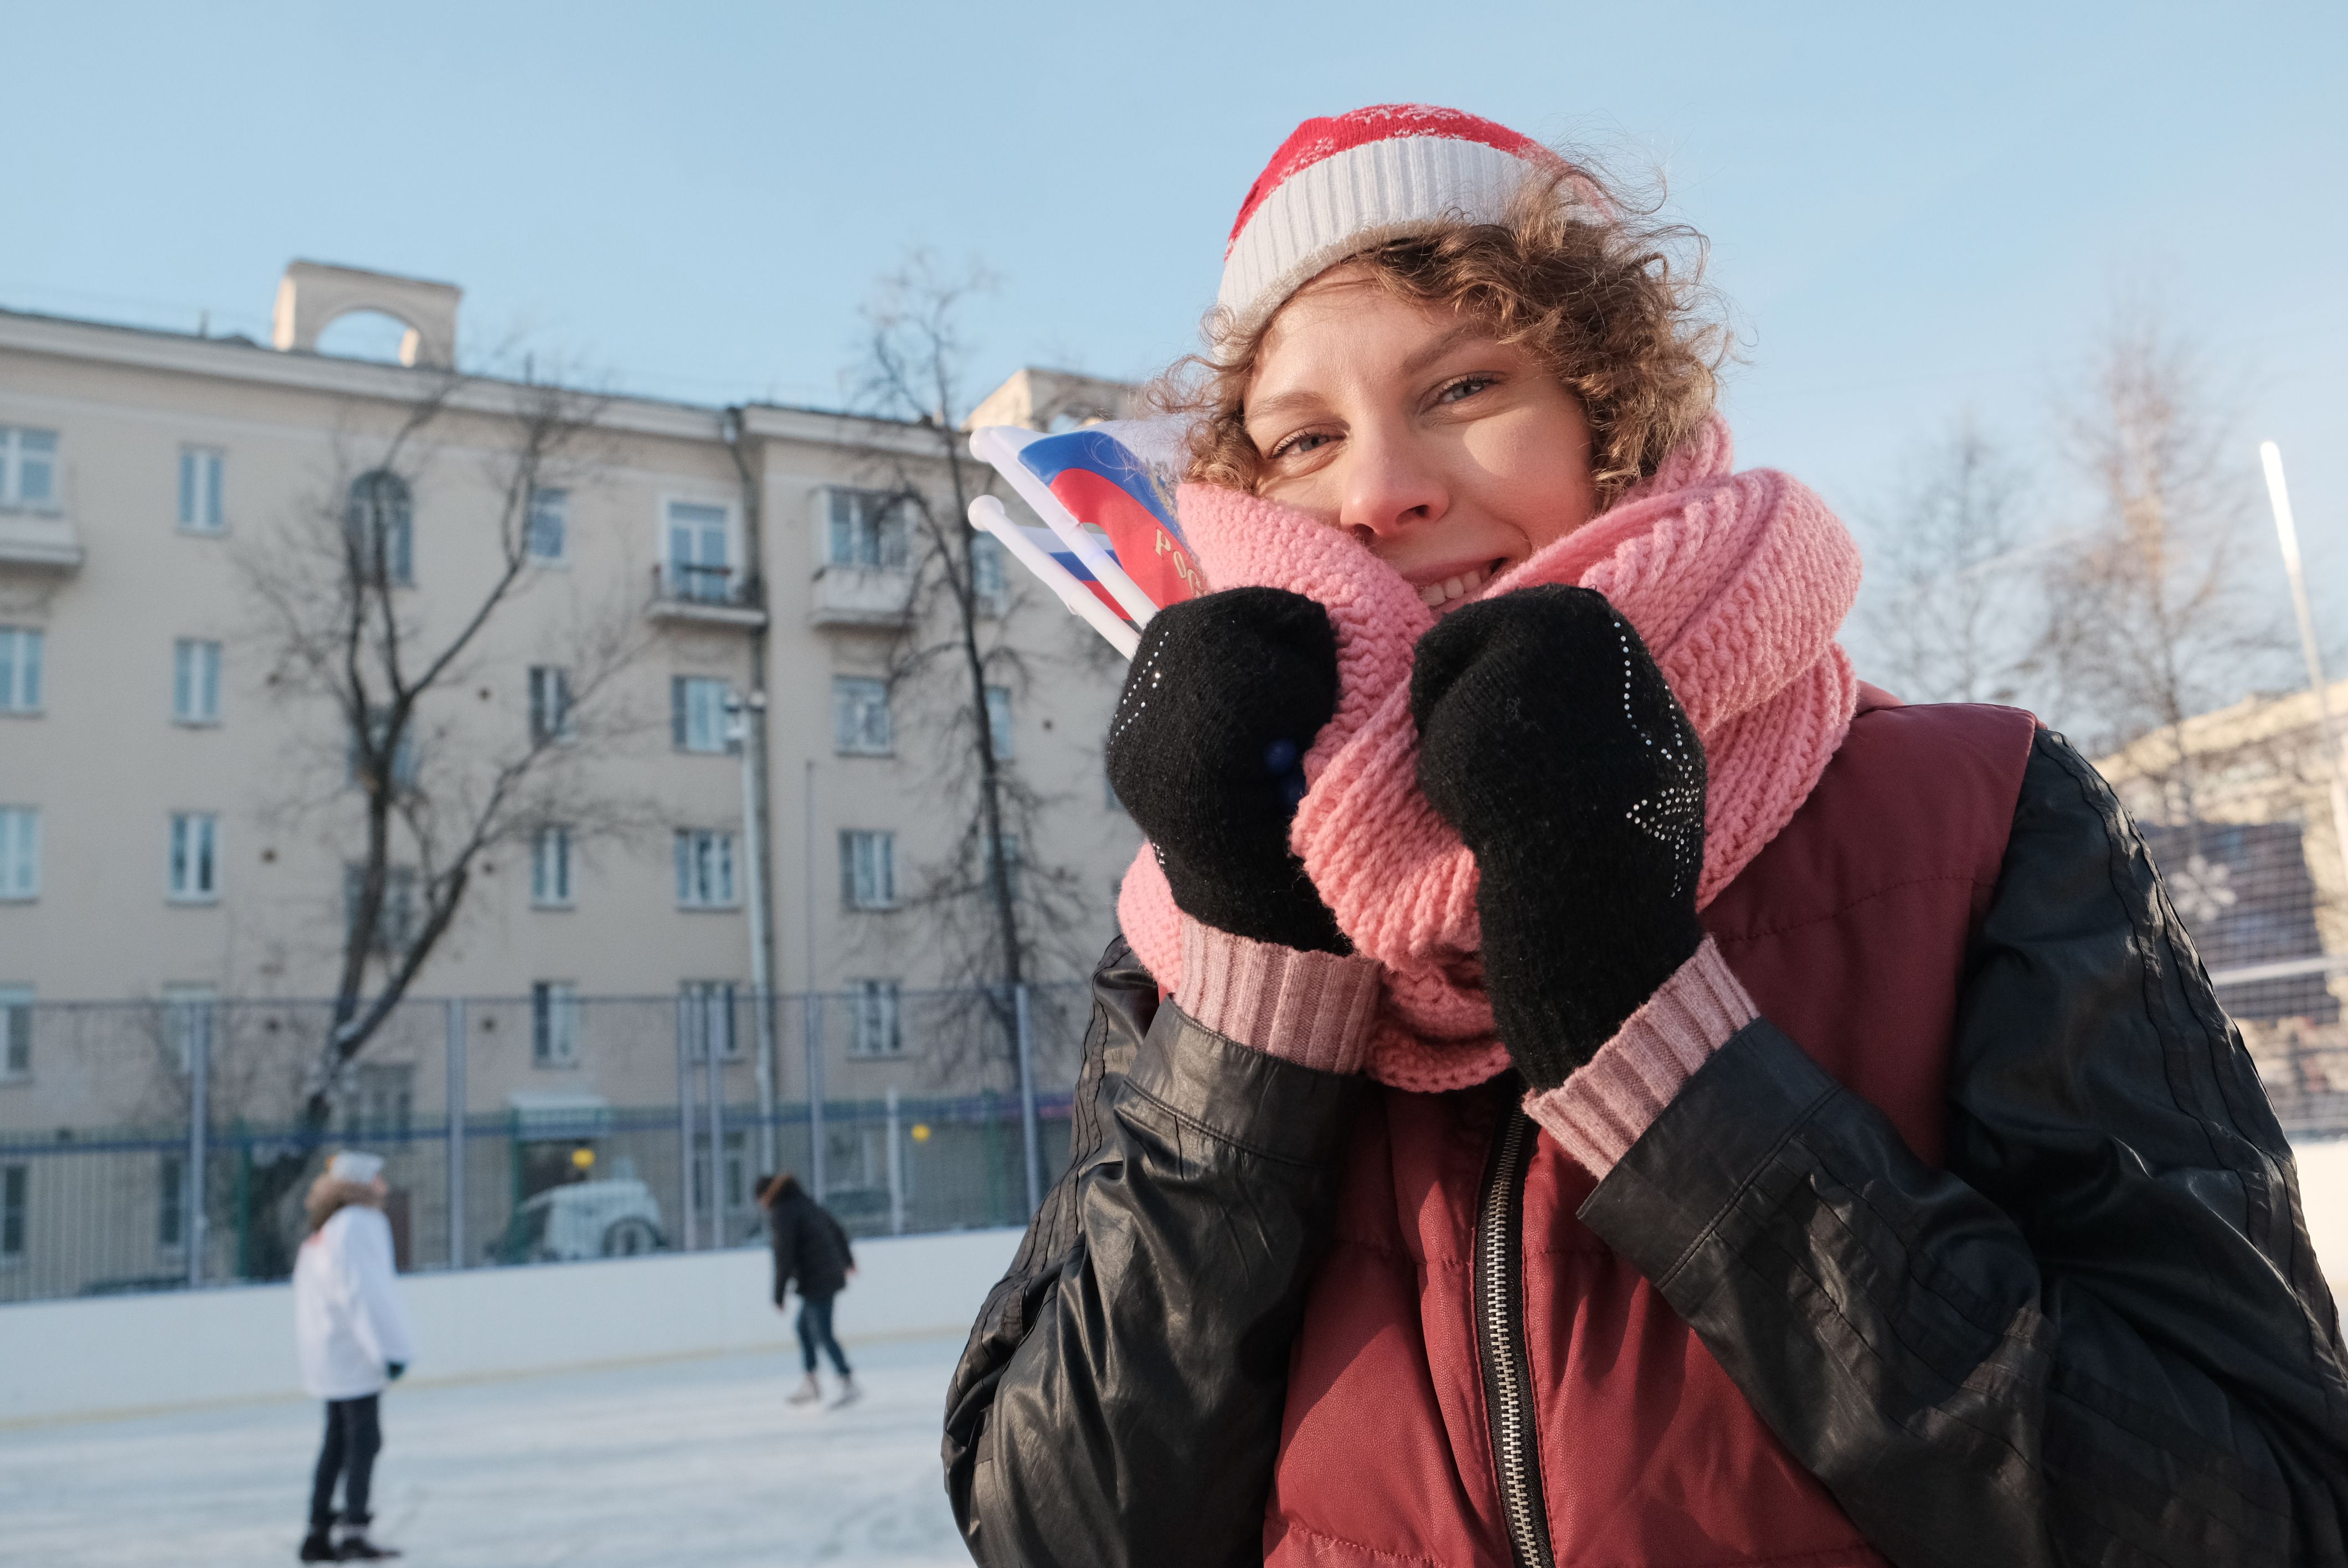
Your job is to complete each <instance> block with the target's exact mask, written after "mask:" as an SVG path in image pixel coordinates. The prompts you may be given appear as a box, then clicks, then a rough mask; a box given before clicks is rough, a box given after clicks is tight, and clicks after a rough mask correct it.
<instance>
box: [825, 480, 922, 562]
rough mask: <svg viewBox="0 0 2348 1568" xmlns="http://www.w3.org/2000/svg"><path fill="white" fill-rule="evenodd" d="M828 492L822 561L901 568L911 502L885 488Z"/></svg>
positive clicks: (906, 549) (907, 542)
mask: <svg viewBox="0 0 2348 1568" xmlns="http://www.w3.org/2000/svg"><path fill="white" fill-rule="evenodd" d="M912 509H913V507H912V502H911V500H910V499H909V498H908V497H903V496H899V495H892V494H891V493H890V492H888V491H885V490H848V489H834V490H832V491H830V492H829V513H830V518H829V521H830V527H829V529H828V530H827V531H826V533H825V549H824V558H823V559H824V564H825V565H827V566H860V567H868V568H872V569H877V570H880V571H903V570H904V569H905V564H906V559H907V556H908V553H909V545H910V543H911V534H912V528H911V514H912Z"/></svg>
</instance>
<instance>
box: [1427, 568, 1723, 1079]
mask: <svg viewBox="0 0 2348 1568" xmlns="http://www.w3.org/2000/svg"><path fill="white" fill-rule="evenodd" d="M1410 707H1411V713H1412V715H1413V717H1415V718H1416V720H1417V721H1418V733H1419V759H1418V784H1419V788H1420V789H1421V790H1422V791H1424V792H1425V793H1426V798H1427V800H1428V801H1429V802H1430V803H1432V804H1433V805H1434V806H1435V809H1436V810H1437V811H1438V812H1440V813H1442V814H1443V815H1444V817H1445V819H1446V820H1447V821H1448V822H1449V823H1450V824H1451V825H1452V826H1453V827H1455V828H1457V830H1458V833H1459V836H1460V838H1461V839H1462V840H1463V841H1464V842H1465V843H1466V844H1467V845H1468V848H1469V849H1471V850H1473V851H1475V854H1476V866H1477V870H1478V873H1479V874H1480V886H1479V888H1478V893H1477V897H1476V908H1477V913H1478V915H1479V916H1481V917H1482V920H1483V927H1484V987H1485V990H1486V992H1487V994H1488V995H1489V996H1490V998H1491V999H1492V1012H1493V1015H1494V1017H1495V1019H1496V1020H1498V1024H1499V1030H1500V1038H1501V1039H1502V1040H1505V1041H1507V1042H1508V1046H1509V1055H1510V1056H1511V1057H1512V1058H1513V1059H1514V1060H1515V1061H1516V1064H1517V1070H1518V1071H1519V1072H1521V1073H1522V1074H1523V1075H1524V1078H1525V1081H1526V1082H1527V1083H1529V1084H1530V1085H1531V1086H1532V1087H1533V1088H1534V1089H1535V1090H1542V1089H1552V1088H1555V1087H1556V1086H1557V1085H1559V1084H1560V1083H1562V1082H1564V1081H1566V1079H1568V1078H1569V1077H1570V1076H1571V1075H1572V1074H1573V1072H1574V1071H1575V1069H1577V1068H1579V1067H1581V1065H1582V1064H1583V1063H1584V1062H1586V1061H1589V1060H1590V1059H1591V1056H1592V1055H1594V1054H1595V1053H1596V1052H1597V1050H1598V1048H1599V1047H1600V1046H1601V1045H1603V1044H1605V1043H1606V1041H1607V1040H1609V1039H1611V1038H1612V1036H1613V1035H1614V1033H1615V1031H1616V1030H1619V1029H1621V1028H1622V1022H1623V1020H1625V1019H1627V1018H1629V1017H1630V1016H1631V1015H1632V1013H1633V1012H1636V1011H1637V1010H1638V1009H1639V1008H1640V1006H1641V1004H1643V1003H1644V1002H1645V1001H1646V999H1648V998H1649V997H1650V996H1652V995H1653V994H1654V991H1655V988H1656V987H1658V986H1660V985H1662V984H1663V981H1665V980H1666V979H1670V978H1671V975H1672V971H1673V970H1674V969H1676V968H1679V967H1680V965H1681V964H1682V963H1684V962H1685V961H1686V959H1687V958H1688V957H1689V955H1691V954H1693V953H1694V951H1695V949H1696V948H1697V946H1698V945H1699V944H1700V943H1702V942H1703V940H1704V927H1702V926H1700V925H1698V924H1697V923H1696V914H1695V886H1696V875H1697V873H1698V871H1699V870H1700V869H1701V868H1702V867H1703V865H1704V747H1703V744H1702V743H1700V742H1699V741H1698V740H1697V739H1696V733H1695V730H1694V726H1693V725H1691V724H1690V723H1688V720H1687V715H1686V714H1685V713H1684V712H1682V711H1681V709H1680V705H1679V702H1678V700H1677V699H1676V698H1674V697H1673V695H1672V692H1671V688H1670V687H1669V686H1667V685H1665V684H1664V682H1663V671H1660V670H1658V669H1656V668H1655V661H1654V660H1653V659H1652V658H1651V657H1649V656H1648V653H1647V648H1646V644H1644V643H1643V642H1642V641H1639V634H1638V633H1637V632H1636V631H1633V630H1631V625H1630V622H1628V621H1626V620H1623V619H1622V617H1621V616H1619V615H1617V614H1615V612H1614V609H1613V607H1612V605H1610V604H1608V603H1607V602H1606V600H1605V598H1604V597H1603V596H1602V595H1600V594H1597V593H1593V592H1591V590H1590V589H1583V588H1564V587H1545V588H1529V589H1521V590H1519V592H1516V593H1509V594H1503V595H1501V596H1500V597H1499V598H1498V599H1494V600H1485V601H1483V602H1481V603H1478V604H1471V605H1468V606H1467V607H1466V608H1464V609H1462V610H1455V611H1454V612H1452V613H1451V614H1450V615H1448V616H1446V617H1445V618H1444V619H1443V620H1440V621H1438V622H1437V623H1436V626H1435V629H1434V630H1432V631H1429V632H1428V633H1427V634H1426V636H1425V637H1423V638H1421V639H1419V643H1418V652H1417V659H1416V667H1415V668H1414V670H1413V671H1412V674H1411V682H1410Z"/></svg>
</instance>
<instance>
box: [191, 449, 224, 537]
mask: <svg viewBox="0 0 2348 1568" xmlns="http://www.w3.org/2000/svg"><path fill="white" fill-rule="evenodd" d="M225 456H227V455H226V454H225V453H223V452H221V449H220V448H219V447H217V446H182V447H180V528H184V529H186V530H187V531H188V532H189V533H191V534H216V533H219V532H220V531H221V529H222V528H225V527H227V524H226V522H225V521H224V520H223V518H222V514H221V459H222V458H223V457H225Z"/></svg>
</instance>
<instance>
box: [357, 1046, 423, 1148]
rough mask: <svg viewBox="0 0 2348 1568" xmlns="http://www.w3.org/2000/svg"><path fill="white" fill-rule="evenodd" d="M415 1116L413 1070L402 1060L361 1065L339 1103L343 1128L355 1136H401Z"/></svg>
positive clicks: (414, 1070) (414, 1079)
mask: <svg viewBox="0 0 2348 1568" xmlns="http://www.w3.org/2000/svg"><path fill="white" fill-rule="evenodd" d="M415 1114H416V1069H415V1068H414V1067H412V1066H410V1065H409V1064H407V1063H406V1062H402V1061H374V1062H367V1063H365V1064H363V1065H362V1066H361V1067H360V1068H359V1070H358V1073H357V1078H356V1081H355V1082H354V1084H353V1085H352V1090H351V1093H350V1094H349V1096H348V1097H347V1098H345V1100H344V1102H343V1128H344V1131H345V1132H348V1133H350V1134H352V1135H353V1136H355V1137H362V1138H381V1137H387V1136H393V1135H396V1134H399V1133H404V1132H407V1124H408V1122H409V1121H410V1120H411V1119H412V1118H413V1117H414V1116H415Z"/></svg>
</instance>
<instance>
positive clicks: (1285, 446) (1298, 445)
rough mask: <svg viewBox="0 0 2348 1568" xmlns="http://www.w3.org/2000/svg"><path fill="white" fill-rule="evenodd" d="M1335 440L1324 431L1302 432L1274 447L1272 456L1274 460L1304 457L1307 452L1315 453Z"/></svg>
mask: <svg viewBox="0 0 2348 1568" xmlns="http://www.w3.org/2000/svg"><path fill="white" fill-rule="evenodd" d="M1335 439H1336V437H1335V436H1331V435H1328V434H1327V433H1326V432H1323V431H1319V430H1306V431H1301V432H1299V433H1298V434H1296V435H1294V436H1290V437H1288V438H1287V439H1286V440H1285V441H1282V442H1281V443H1280V444H1279V445H1278V446H1274V447H1273V448H1272V453H1271V456H1272V457H1273V458H1274V459H1278V458H1282V457H1302V456H1304V454H1306V453H1307V452H1311V451H1314V450H1316V449H1318V448H1319V447H1320V446H1323V444H1324V443H1326V442H1330V441H1334V440H1335Z"/></svg>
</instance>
